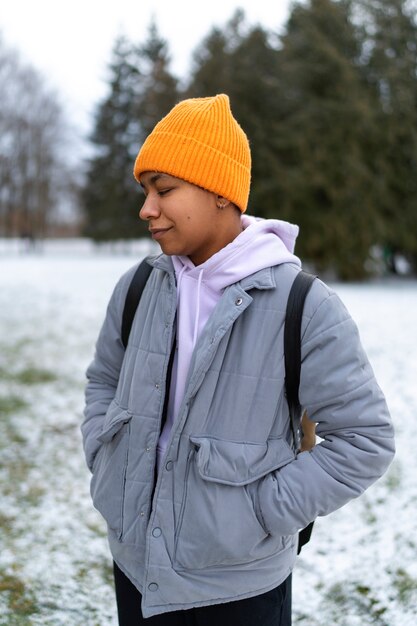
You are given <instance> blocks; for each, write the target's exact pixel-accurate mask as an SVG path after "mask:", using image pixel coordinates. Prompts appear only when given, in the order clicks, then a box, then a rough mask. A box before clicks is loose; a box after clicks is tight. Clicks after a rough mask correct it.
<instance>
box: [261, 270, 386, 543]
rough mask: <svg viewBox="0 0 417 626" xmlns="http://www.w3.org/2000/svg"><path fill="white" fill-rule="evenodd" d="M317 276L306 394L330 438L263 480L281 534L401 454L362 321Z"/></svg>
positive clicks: (355, 490) (272, 522)
mask: <svg viewBox="0 0 417 626" xmlns="http://www.w3.org/2000/svg"><path fill="white" fill-rule="evenodd" d="M316 283H318V284H317V285H316V286H314V285H313V289H312V290H311V292H310V294H311V293H312V292H315V294H316V295H315V296H314V295H313V296H312V297H311V296H310V294H309V296H308V297H307V300H306V317H307V318H309V319H307V320H304V322H303V326H304V328H305V329H304V332H303V340H302V368H301V379H300V394H299V395H300V402H301V404H302V406H303V407H305V408H306V409H307V412H308V415H309V416H310V419H311V420H312V421H314V422H317V424H318V425H317V434H318V435H319V437H320V438H321V439H322V441H321V442H320V443H319V444H318V445H316V446H315V447H314V448H313V449H312V450H311V451H309V452H302V453H300V454H299V455H298V456H297V457H296V458H295V459H294V461H292V462H291V463H289V464H288V465H286V466H285V467H283V468H281V469H280V470H278V471H276V472H273V473H271V474H269V475H267V476H266V477H265V478H264V479H263V481H262V482H261V483H260V486H259V506H260V508H261V513H262V516H263V518H264V523H265V526H266V528H268V529H269V530H270V532H271V533H276V534H279V535H290V534H294V533H296V532H297V531H298V530H300V529H301V528H303V527H305V526H306V525H307V524H308V523H309V522H311V521H312V520H313V519H315V518H316V517H317V516H319V515H327V514H329V513H331V512H332V511H334V510H336V509H338V508H340V507H341V506H343V505H344V504H346V503H347V502H348V501H349V500H351V499H353V498H355V497H357V496H359V495H360V494H361V493H363V492H364V491H365V489H367V488H368V487H369V486H370V485H371V484H372V483H374V482H375V481H376V480H377V479H378V478H379V477H380V476H382V474H383V473H384V472H385V470H386V469H387V467H388V466H389V464H390V462H391V461H392V458H393V456H394V434H393V426H392V423H391V419H390V416H389V412H388V408H387V405H386V402H385V399H384V396H383V394H382V391H381V389H380V388H379V386H378V384H377V382H376V380H375V377H374V373H373V371H372V368H371V365H370V364H369V361H368V359H367V357H366V354H365V352H364V350H363V348H362V345H361V343H360V339H359V334H358V330H357V327H356V325H355V323H354V322H353V320H352V318H351V317H350V315H349V313H348V312H347V310H346V308H345V307H344V305H343V304H342V302H341V300H340V299H339V298H338V296H337V295H336V294H335V293H333V292H332V291H330V290H329V289H328V288H327V287H326V286H325V285H324V284H323V283H321V281H316ZM320 292H321V294H320ZM317 293H319V295H321V297H320V298H319V302H320V303H319V305H318V306H316V308H315V309H313V310H312V309H311V300H314V299H316V300H317ZM309 300H310V310H309V306H308V302H309Z"/></svg>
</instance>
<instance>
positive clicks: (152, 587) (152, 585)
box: [148, 583, 159, 591]
mask: <svg viewBox="0 0 417 626" xmlns="http://www.w3.org/2000/svg"><path fill="white" fill-rule="evenodd" d="M148 589H149V591H158V589H159V586H158V584H157V583H149V585H148Z"/></svg>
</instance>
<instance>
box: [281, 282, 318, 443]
mask: <svg viewBox="0 0 417 626" xmlns="http://www.w3.org/2000/svg"><path fill="white" fill-rule="evenodd" d="M315 278H316V277H315V276H313V275H312V274H307V272H304V271H300V272H299V273H298V274H297V276H296V277H295V280H294V282H293V284H292V287H291V290H290V294H289V296H288V302H287V310H286V314H285V328H284V359H285V393H286V396H287V402H288V408H289V411H290V420H291V429H292V434H293V437H294V444H295V445H296V447H298V443H299V442H298V428H297V426H296V422H297V418H299V417H300V413H301V406H300V400H299V398H298V388H299V386H300V371H301V319H302V317H303V310H304V301H305V299H306V296H307V294H308V292H309V290H310V287H311V285H312V284H313V281H314V280H315Z"/></svg>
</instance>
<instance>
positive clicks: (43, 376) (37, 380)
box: [14, 367, 57, 385]
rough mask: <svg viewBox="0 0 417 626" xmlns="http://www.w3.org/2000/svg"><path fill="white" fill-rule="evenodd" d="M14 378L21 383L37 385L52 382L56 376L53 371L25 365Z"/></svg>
mask: <svg viewBox="0 0 417 626" xmlns="http://www.w3.org/2000/svg"><path fill="white" fill-rule="evenodd" d="M14 379H15V380H16V381H17V382H19V383H21V384H22V385H39V384H43V383H51V382H54V381H55V380H56V379H57V377H56V376H55V374H54V373H53V372H51V371H49V370H46V369H40V368H37V367H26V368H25V369H24V370H21V371H20V372H18V373H17V375H16V376H15V377H14Z"/></svg>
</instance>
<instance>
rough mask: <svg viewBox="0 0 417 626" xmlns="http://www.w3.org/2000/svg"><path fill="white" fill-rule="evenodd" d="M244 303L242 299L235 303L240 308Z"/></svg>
mask: <svg viewBox="0 0 417 626" xmlns="http://www.w3.org/2000/svg"><path fill="white" fill-rule="evenodd" d="M242 302H243V299H242V298H237V300H236V301H235V304H236V306H240V305H241V304H242Z"/></svg>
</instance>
